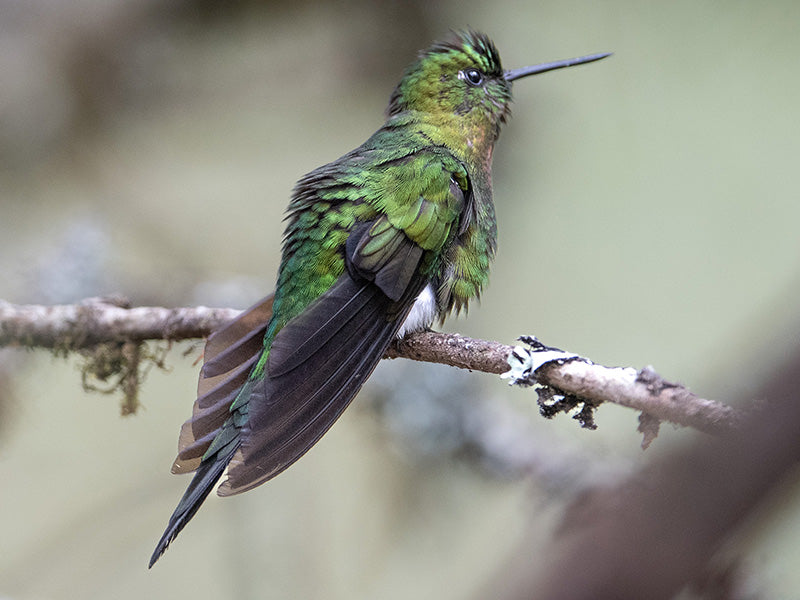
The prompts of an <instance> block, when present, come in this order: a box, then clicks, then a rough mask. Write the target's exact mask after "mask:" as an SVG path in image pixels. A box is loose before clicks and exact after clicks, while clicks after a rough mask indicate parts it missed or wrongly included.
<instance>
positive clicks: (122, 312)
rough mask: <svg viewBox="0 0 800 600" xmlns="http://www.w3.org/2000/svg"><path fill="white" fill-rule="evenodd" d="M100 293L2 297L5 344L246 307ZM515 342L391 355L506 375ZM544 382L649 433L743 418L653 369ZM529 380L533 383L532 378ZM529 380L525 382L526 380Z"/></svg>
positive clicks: (605, 370)
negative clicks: (641, 419)
mask: <svg viewBox="0 0 800 600" xmlns="http://www.w3.org/2000/svg"><path fill="white" fill-rule="evenodd" d="M119 304H120V302H118V301H117V302H113V303H112V302H109V301H108V300H103V299H100V298H92V299H89V300H85V301H83V302H81V303H79V304H74V305H63V306H37V305H14V304H9V303H6V302H2V301H0V347H2V346H26V347H39V348H49V349H56V350H62V351H63V350H66V351H71V350H81V349H86V348H91V347H93V346H96V345H98V344H105V343H110V342H144V341H147V340H175V341H177V340H185V339H194V338H202V337H207V336H208V335H209V334H210V333H211V332H212V331H214V330H215V329H216V328H218V327H220V326H221V325H223V324H224V323H226V322H228V321H229V320H231V319H233V318H235V317H236V316H237V315H238V314H239V313H240V311H237V310H233V309H224V308H206V307H194V308H161V307H136V308H123V307H122V306H119ZM513 351H514V347H513V346H508V345H505V344H501V343H499V342H492V341H485V340H476V339H471V338H467V337H464V336H461V335H458V334H449V333H435V332H422V333H417V334H413V335H411V336H408V337H407V338H405V339H403V340H398V341H396V342H395V343H394V344H392V346H391V347H390V348H389V351H388V352H387V357H388V358H409V359H412V360H418V361H424V362H433V363H441V364H445V365H450V366H454V367H459V368H462V369H469V370H472V371H482V372H485V373H494V374H500V373H504V372H506V371H508V370H509V362H508V361H509V357H510V356H511V355H512V352H513ZM534 372H535V380H536V382H537V383H539V384H543V385H546V386H550V387H552V388H554V392H555V393H556V394H563V395H569V396H570V397H575V399H577V401H580V402H584V403H591V404H592V405H597V404H599V403H602V402H612V403H615V404H619V405H621V406H626V407H628V408H632V409H635V410H638V411H641V412H642V413H644V414H646V415H647V417H646V420H647V422H648V424H649V426H648V429H647V433H646V434H645V437H646V439H648V440H651V439H652V437H653V436H654V433H653V432H654V431H657V430H656V429H655V425H656V424H657V422H658V421H668V422H671V423H675V424H678V425H683V426H686V427H692V428H694V429H698V430H700V431H704V432H708V433H719V432H721V431H725V430H729V429H731V428H732V427H734V426H735V425H736V424H737V423H738V422H739V421H740V419H741V417H740V415H739V412H738V411H737V410H735V409H733V408H731V407H730V406H727V405H725V404H721V403H719V402H716V401H713V400H707V399H704V398H701V397H699V396H697V395H696V394H693V393H692V392H690V391H689V390H688V389H686V388H685V387H683V386H681V385H678V384H672V383H668V382H666V381H664V380H663V379H661V378H660V377H659V376H658V375H657V374H656V373H655V372H654V371H652V369H650V368H646V369H642V370H639V371H637V370H635V369H631V368H610V367H604V366H601V365H596V364H593V363H592V362H591V361H588V360H586V359H577V360H576V359H570V360H549V361H546V362H544V363H543V364H541V365H540V366H539V367H538V368H536V369H534ZM531 382H532V381H528V382H527V383H531ZM523 383H524V382H523Z"/></svg>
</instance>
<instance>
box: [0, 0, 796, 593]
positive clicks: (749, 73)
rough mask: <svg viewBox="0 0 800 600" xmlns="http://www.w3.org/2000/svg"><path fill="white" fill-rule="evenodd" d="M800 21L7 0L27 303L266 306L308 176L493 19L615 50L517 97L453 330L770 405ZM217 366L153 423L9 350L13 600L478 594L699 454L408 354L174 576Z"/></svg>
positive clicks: (4, 506) (605, 411)
mask: <svg viewBox="0 0 800 600" xmlns="http://www.w3.org/2000/svg"><path fill="white" fill-rule="evenodd" d="M798 24H800V4H798V3H797V2H795V1H794V0H783V1H781V0H773V1H771V2H766V3H754V2H746V1H737V0H726V1H725V2H722V1H688V0H679V1H676V2H668V3H665V2H636V3H634V2H623V1H618V0H611V1H608V2H603V3H599V2H588V1H584V0H576V1H566V2H565V1H563V0H561V1H558V2H556V1H549V0H542V1H537V2H516V1H511V0H509V1H498V2H492V3H487V2H478V1H467V2H463V1H462V2H452V1H444V2H438V3H431V2H363V1H360V0H347V1H341V2H330V3H324V4H319V3H312V2H303V1H294V2H255V1H245V0H241V1H234V2H227V3H221V2H219V3H218V2H212V1H198V2H187V1H177V2H171V3H166V4H165V3H163V2H155V1H153V0H125V1H122V0H114V1H106V2H95V1H89V0H79V1H74V2H69V3H66V2H58V1H56V0H27V1H26V2H19V1H16V0H0V48H1V49H2V51H0V298H2V299H5V300H8V301H11V302H16V303H68V302H73V301H76V300H79V299H81V298H84V297H88V296H97V295H101V294H107V293H112V292H118V293H122V294H124V295H125V296H127V297H128V298H130V300H131V301H132V302H133V303H134V304H153V305H166V306H181V305H191V304H205V305H211V306H231V307H238V308H244V307H246V306H248V305H249V304H251V303H253V302H254V301H255V300H257V299H258V298H260V297H261V296H263V295H265V294H266V293H268V292H269V291H270V290H271V289H272V286H273V282H274V277H275V272H276V268H277V264H278V260H279V247H280V240H281V235H282V229H283V225H282V222H281V219H282V215H283V211H284V209H285V206H286V203H287V201H288V197H289V195H290V192H291V189H292V186H293V183H294V181H296V180H297V179H298V178H299V177H300V176H301V175H303V174H304V173H306V172H308V171H310V170H311V169H313V168H315V167H317V166H319V165H321V164H323V163H325V162H328V161H330V160H333V159H335V158H337V157H338V156H339V155H341V154H343V153H344V152H346V151H348V150H350V149H351V148H353V147H355V146H357V145H358V144H360V143H361V142H362V141H363V140H364V139H366V137H368V136H369V135H370V134H371V133H372V132H373V131H374V130H375V129H376V128H377V127H378V126H380V124H381V123H382V111H383V110H384V108H385V105H386V102H387V101H388V97H389V94H390V92H391V90H392V88H393V86H394V85H395V83H396V82H397V80H398V78H399V76H400V75H401V73H402V71H403V69H404V67H405V66H406V65H407V64H408V63H409V62H411V61H412V60H413V59H414V57H415V55H416V52H417V51H418V50H419V49H421V48H424V47H426V46H427V45H428V44H429V43H430V42H431V41H432V40H434V39H438V38H441V37H443V36H445V35H446V34H447V32H448V30H449V29H451V28H461V27H466V26H471V27H473V28H476V29H479V30H482V31H485V32H486V33H488V34H489V35H490V36H491V37H492V38H493V39H494V41H495V42H496V44H497V46H498V48H499V50H500V52H501V55H502V57H503V60H504V65H505V66H506V67H507V68H511V67H517V66H522V65H527V64H533V63H536V62H542V61H546V60H554V59H560V58H567V57H572V56H578V55H581V54H587V53H591V52H600V51H613V52H614V53H615V54H614V56H613V57H612V58H610V59H607V60H605V61H603V62H602V63H597V64H594V65H591V66H586V67H580V68H575V69H569V70H566V71H560V72H557V73H552V74H547V75H543V76H541V77H537V78H533V79H527V80H524V81H520V82H519V83H518V84H516V85H515V89H514V92H515V105H514V116H513V118H512V119H511V121H510V123H509V124H508V125H507V127H506V128H505V130H504V132H503V134H502V136H501V139H500V142H499V144H498V147H497V149H496V152H495V156H494V164H495V167H494V181H495V202H496V205H497V214H498V223H499V231H500V249H499V252H498V255H497V259H496V261H495V264H494V268H493V271H492V279H491V286H490V287H489V289H488V290H487V291H486V293H485V294H484V296H483V299H482V302H481V303H480V305H479V306H478V305H475V306H474V307H473V309H472V310H471V311H470V314H469V317H468V318H466V319H465V318H460V319H451V320H450V321H449V322H448V323H447V324H446V327H445V328H446V329H447V330H451V331H459V332H461V333H464V334H466V335H470V336H474V337H481V338H486V339H494V340H499V341H503V342H505V343H512V342H513V340H514V339H515V338H516V337H518V336H520V335H523V334H532V335H536V336H538V337H539V338H540V339H542V340H543V341H544V342H545V343H548V344H552V345H556V346H559V347H562V348H566V349H568V350H570V351H574V352H577V353H580V354H582V355H585V356H588V357H591V358H592V359H593V360H594V361H596V362H599V363H603V364H609V365H630V366H635V367H642V366H645V365H647V364H652V365H654V367H655V368H656V369H657V370H658V371H659V372H660V373H661V374H662V375H664V376H665V377H666V378H668V379H675V380H680V381H681V382H682V383H685V384H687V385H688V386H689V387H690V388H692V389H693V390H695V391H696V392H698V393H700V394H701V395H703V396H706V397H710V398H717V399H720V400H723V401H729V402H733V401H735V400H738V399H748V398H749V395H748V391H749V390H752V389H754V388H755V387H756V385H757V384H758V382H759V381H760V379H761V378H762V377H763V376H764V372H765V371H764V370H765V368H766V366H767V365H768V364H769V362H770V361H771V360H775V359H777V358H780V357H781V356H782V354H783V353H784V349H785V348H787V347H788V345H789V344H790V343H791V342H794V341H796V340H797V337H798V331H800V317H799V316H798V311H797V301H796V298H797V295H798V293H800V277H798V266H800V252H798V250H800V243H798V234H797V230H798V223H799V222H800V191H798V190H799V189H800V187H798V184H797V182H796V180H795V179H794V178H795V176H796V174H797V161H798V157H800V112H799V111H798V106H800V78H798V68H797V65H798V62H797V56H798V52H800V38H798V36H797V27H798ZM793 173H794V175H793ZM198 355H199V346H191V345H188V344H187V345H185V346H181V347H177V348H173V349H172V351H171V352H170V353H169V355H168V357H167V363H168V365H169V370H168V372H164V371H159V370H153V371H151V372H150V373H149V376H148V378H147V380H146V382H145V384H144V387H143V388H142V392H141V397H140V400H141V402H142V405H143V406H142V408H141V409H140V410H139V412H138V414H136V415H135V416H132V417H128V418H125V419H122V418H120V417H119V409H118V406H117V405H116V404H115V402H116V400H117V398H116V397H113V396H112V397H108V396H103V395H100V394H87V393H85V392H84V391H83V390H82V388H81V384H80V374H79V370H78V361H76V360H74V359H71V360H67V361H65V360H62V359H57V358H54V357H52V356H50V355H49V354H47V353H45V352H35V353H24V352H20V351H14V350H4V351H2V352H1V353H0V480H2V481H3V482H4V483H3V484H2V488H3V489H2V491H0V539H2V543H1V544H0V598H4V599H6V598H8V599H13V600H23V599H50V598H52V599H60V598H82V599H90V598H98V599H99V598H103V599H105V598H141V597H148V598H174V597H192V598H196V599H198V600H199V599H201V598H228V597H236V598H255V597H268V598H325V599H328V600H335V599H338V598H348V599H352V598H387V599H394V598H398V599H399V598H409V597H412V598H437V599H449V598H453V599H456V598H470V597H472V595H473V594H475V593H476V591H478V590H481V589H483V586H486V585H487V582H491V581H492V578H493V577H496V576H497V573H501V572H502V568H503V565H505V564H506V563H507V562H508V561H509V560H510V559H511V558H512V557H514V556H515V555H517V554H519V553H520V552H521V551H523V550H521V548H524V552H531V553H532V555H534V553H535V552H536V548H537V547H542V546H541V545H542V544H544V543H545V542H546V540H547V539H548V536H549V534H550V533H551V531H552V529H553V527H555V525H556V524H557V523H558V522H559V519H560V518H562V516H563V515H562V514H561V513H562V509H563V500H564V498H568V497H571V495H573V494H574V493H576V490H580V489H582V488H585V487H586V486H590V485H592V483H594V482H597V481H604V482H608V481H613V480H614V478H615V477H618V476H620V475H621V474H624V473H627V472H629V471H630V470H631V469H634V468H637V467H640V466H642V465H646V464H647V463H648V461H652V460H653V459H654V458H657V457H659V456H661V455H663V454H664V453H667V452H669V451H670V449H671V448H673V447H677V446H680V445H681V444H685V443H687V441H688V440H691V439H692V438H694V437H695V436H696V435H697V434H693V433H692V432H688V431H682V430H677V429H673V428H671V427H664V428H663V431H662V434H661V436H660V437H659V438H658V439H657V440H656V442H655V443H654V444H653V446H652V447H651V448H650V449H649V450H647V451H646V452H642V451H641V449H640V447H639V444H640V436H639V434H637V433H636V425H637V415H636V414H635V413H633V412H632V411H627V410H624V409H620V408H616V407H612V406H603V407H601V408H600V410H599V411H598V414H597V423H598V425H599V428H598V430H597V431H586V430H582V429H580V428H579V427H578V425H577V423H575V422H574V421H572V420H571V419H569V418H568V417H565V416H561V417H560V418H557V419H556V420H554V421H545V420H543V419H541V418H540V417H539V416H538V414H537V409H536V405H535V395H534V394H533V393H531V392H530V391H525V390H518V389H510V388H507V386H505V384H504V383H503V382H501V381H500V380H499V379H498V378H496V377H491V376H488V375H481V374H472V373H462V372H457V371H456V370H454V369H448V368H445V367H437V366H433V365H417V364H410V363H408V361H391V362H389V363H388V364H382V365H381V366H380V367H379V369H378V371H376V374H375V376H374V378H373V381H371V383H370V384H369V385H368V386H367V387H366V388H365V389H364V391H363V393H362V394H360V396H359V397H358V399H357V401H356V402H355V403H354V404H353V406H352V408H351V409H350V410H348V411H347V413H346V414H345V415H344V416H343V417H342V419H341V420H340V421H339V423H338V424H337V425H336V426H335V427H334V428H333V429H332V430H331V432H330V433H329V434H328V435H327V436H326V437H325V438H324V439H323V440H322V441H321V442H320V443H319V444H318V445H317V446H316V447H315V448H314V449H313V450H312V451H311V452H310V453H309V454H308V455H307V456H306V457H305V458H303V459H302V460H301V461H300V462H299V463H298V464H297V465H296V466H295V467H293V468H292V469H290V470H289V471H288V472H287V473H285V474H283V475H281V476H280V477H279V478H277V479H276V480H274V481H273V482H270V483H269V484H268V485H265V486H262V487H260V488H258V489H257V490H255V491H253V492H250V493H248V494H245V495H243V496H238V497H235V498H229V499H226V500H220V499H219V498H217V497H212V498H210V499H209V501H208V502H206V504H205V506H204V507H203V509H202V510H201V511H200V513H199V514H198V516H197V517H196V518H195V520H194V521H193V522H192V523H191V525H190V526H189V527H188V528H187V529H186V530H185V531H184V532H183V533H182V534H181V536H180V537H179V538H178V539H177V541H176V543H175V544H174V545H173V546H172V547H171V548H170V550H169V551H168V552H167V554H166V555H165V556H164V557H163V558H162V559H161V561H160V562H159V563H158V564H157V565H156V567H155V568H154V569H153V570H152V571H148V570H147V568H146V565H147V560H148V558H149V556H150V553H151V551H152V548H153V547H154V544H155V542H156V541H157V540H158V537H159V536H160V535H161V532H162V530H163V527H164V526H165V524H166V521H167V518H168V517H169V515H170V513H171V511H172V510H173V508H174V506H175V504H176V502H177V500H178V498H179V497H180V495H181V494H182V493H183V490H184V488H185V486H186V484H187V483H188V478H186V477H176V476H172V475H170V474H169V468H170V465H171V461H172V459H173V457H174V453H175V450H176V443H177V435H178V430H179V427H180V424H181V423H182V422H183V421H184V420H185V419H186V418H187V417H188V416H189V414H190V410H191V404H192V401H193V398H194V395H193V394H194V391H195V385H196V376H197V371H198V368H197V366H196V364H195V360H196V359H197V357H198ZM773 508H774V510H773V511H772V512H771V513H770V514H769V516H768V517H767V518H764V519H762V520H761V521H760V522H759V526H758V527H756V528H754V529H753V530H752V531H751V532H750V533H749V535H748V539H747V543H746V549H747V553H746V554H745V558H744V563H743V564H744V566H743V569H744V570H745V572H746V574H747V577H748V581H749V583H748V585H751V586H753V588H754V589H758V590H759V593H760V594H762V596H760V597H767V598H796V597H798V595H800V569H798V568H797V566H798V564H797V556H798V548H797V542H796V540H797V539H798V535H800V506H799V505H798V502H797V497H796V495H789V496H787V497H786V499H785V501H783V502H781V503H779V505H778V506H775V507H773ZM523 538H524V545H521V544H523ZM537 544H538V546H537Z"/></svg>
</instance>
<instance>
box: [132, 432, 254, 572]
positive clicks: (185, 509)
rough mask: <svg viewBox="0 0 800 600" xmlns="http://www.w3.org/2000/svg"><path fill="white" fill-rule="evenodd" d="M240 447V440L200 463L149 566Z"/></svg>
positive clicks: (165, 547)
mask: <svg viewBox="0 0 800 600" xmlns="http://www.w3.org/2000/svg"><path fill="white" fill-rule="evenodd" d="M238 448H239V444H238V442H237V443H235V444H231V449H230V450H228V451H227V452H226V453H225V454H224V455H222V456H220V455H217V456H215V457H214V458H212V459H211V460H209V461H207V462H206V461H204V462H203V463H201V464H200V466H199V467H198V468H197V472H196V473H195V474H194V478H192V482H191V483H190V484H189V487H188V488H187V489H186V493H184V494H183V498H181V501H180V502H178V506H177V508H176V509H175V512H173V513H172V516H171V517H170V518H169V524H167V529H166V531H164V535H162V536H161V539H160V540H158V544H157V545H156V549H155V551H154V552H153V556H151V557H150V565H149V567H148V568H150V567H152V566H153V565H154V564H156V561H157V560H158V559H159V558H160V557H161V555H162V554H164V552H165V551H166V549H167V547H168V546H169V544H170V542H171V541H172V540H174V539H175V537H176V536H177V535H178V534H179V533H180V531H181V529H183V528H184V527H185V526H186V524H187V523H188V522H189V520H190V519H191V518H192V517H193V516H194V514H195V513H196V512H197V510H198V509H199V508H200V506H201V505H202V504H203V502H204V501H205V499H206V498H207V497H208V495H209V494H210V493H211V490H213V489H214V485H215V484H216V483H217V481H218V480H219V478H220V477H222V473H223V472H224V471H225V467H227V466H228V463H229V462H230V460H231V457H232V456H233V454H234V453H235V452H236V450H237V449H238Z"/></svg>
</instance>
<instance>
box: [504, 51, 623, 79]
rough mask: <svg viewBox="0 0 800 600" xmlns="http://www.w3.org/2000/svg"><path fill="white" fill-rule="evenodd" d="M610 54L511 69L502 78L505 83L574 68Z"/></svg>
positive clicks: (610, 53)
mask: <svg viewBox="0 0 800 600" xmlns="http://www.w3.org/2000/svg"><path fill="white" fill-rule="evenodd" d="M612 54H613V53H612V52H601V53H600V54H590V55H589V56H580V57H578V58H568V59H566V60H556V61H554V62H547V63H542V64H540V65H533V66H532V67H522V68H521V69H512V70H511V71H506V72H505V74H504V77H505V79H506V81H514V80H515V79H520V78H521V77H527V76H528V75H538V74H539V73H546V72H547V71H553V70H555V69H563V68H564V67H574V66H575V65H585V64H586V63H590V62H594V61H596V60H600V59H602V58H605V57H607V56H611V55H612Z"/></svg>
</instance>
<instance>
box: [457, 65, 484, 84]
mask: <svg viewBox="0 0 800 600" xmlns="http://www.w3.org/2000/svg"><path fill="white" fill-rule="evenodd" d="M462 73H463V74H464V79H466V80H467V83H469V84H470V85H475V86H477V85H480V84H482V83H483V73H481V72H480V71H478V69H466V70H465V71H462Z"/></svg>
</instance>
